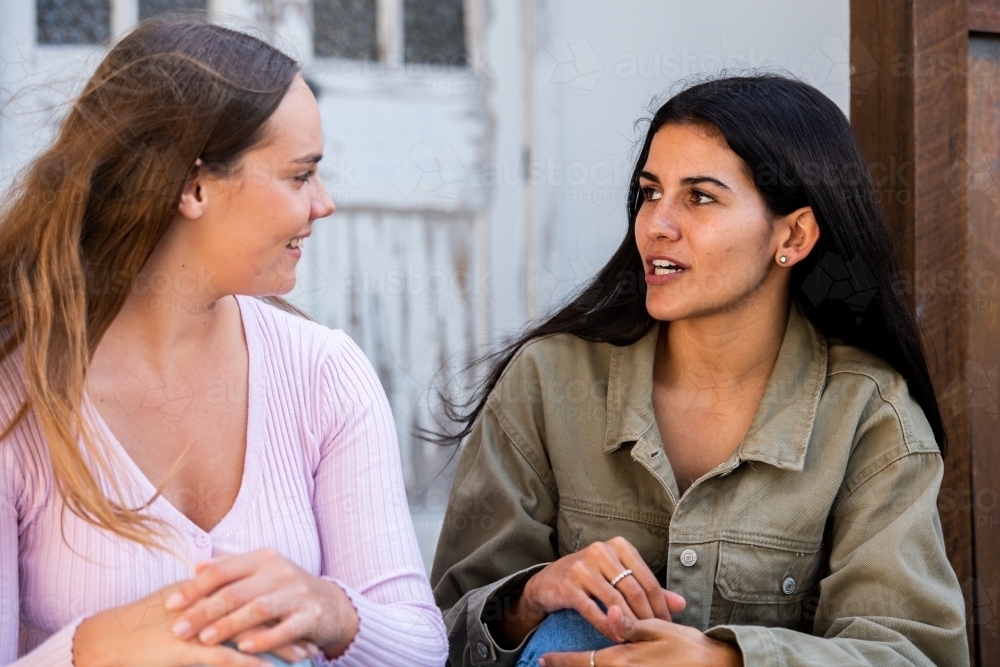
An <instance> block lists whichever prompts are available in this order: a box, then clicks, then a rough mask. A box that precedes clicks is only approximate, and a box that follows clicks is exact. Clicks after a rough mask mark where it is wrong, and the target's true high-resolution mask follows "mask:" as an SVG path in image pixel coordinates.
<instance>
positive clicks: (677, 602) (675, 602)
mask: <svg viewBox="0 0 1000 667" xmlns="http://www.w3.org/2000/svg"><path fill="white" fill-rule="evenodd" d="M663 599H664V601H665V602H666V603H667V607H668V608H669V609H670V613H671V614H679V613H681V612H682V611H684V609H685V608H687V600H685V599H684V596H683V595H680V594H678V593H674V592H673V591H668V590H667V589H665V588H664V589H663ZM665 620H670V619H665Z"/></svg>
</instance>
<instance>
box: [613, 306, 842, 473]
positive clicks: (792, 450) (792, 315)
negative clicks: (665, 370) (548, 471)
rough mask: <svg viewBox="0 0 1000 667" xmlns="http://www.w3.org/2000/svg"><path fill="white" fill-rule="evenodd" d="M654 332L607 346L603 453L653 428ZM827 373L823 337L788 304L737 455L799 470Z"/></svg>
mask: <svg viewBox="0 0 1000 667" xmlns="http://www.w3.org/2000/svg"><path fill="white" fill-rule="evenodd" d="M658 331H659V327H656V326H654V327H651V328H650V330H649V331H648V332H647V333H646V335H644V336H643V337H642V338H640V339H639V340H638V341H636V342H635V343H633V344H632V345H626V346H622V347H616V348H614V349H613V350H612V353H611V369H610V375H609V378H608V399H607V415H608V416H607V426H606V428H605V431H604V452H605V453H611V452H613V451H615V450H617V449H618V448H619V447H621V446H622V444H623V443H626V442H635V441H636V440H638V439H639V437H640V436H642V434H643V433H645V432H646V431H648V430H649V429H650V428H651V427H655V426H656V419H655V417H654V413H653V403H652V398H653V357H654V355H655V353H656V339H657V334H658ZM826 371H827V344H826V339H825V338H824V337H823V335H822V334H821V333H820V332H818V331H817V330H816V328H815V327H814V326H813V325H812V323H811V322H810V321H809V319H808V318H807V317H806V316H805V315H804V314H803V313H802V311H801V310H800V308H799V306H798V304H796V303H794V302H793V303H792V306H791V308H790V309H789V314H788V323H787V324H786V326H785V335H784V338H783V339H782V341H781V347H780V348H779V349H778V358H777V359H776V360H775V363H774V369H773V370H772V371H771V377H770V379H769V380H768V382H767V387H766V388H765V390H764V396H763V397H762V398H761V401H760V405H759V406H758V407H757V412H756V413H755V414H754V418H753V421H752V422H751V423H750V428H749V429H748V430H747V434H746V436H745V437H744V438H743V441H742V442H741V443H740V445H739V447H738V449H737V456H738V457H739V458H740V459H741V460H744V461H759V462H761V463H767V464H769V465H772V466H775V467H777V468H781V469H783V470H793V471H799V472H801V471H802V469H803V467H804V465H805V458H806V448H807V446H808V444H809V438H810V436H811V435H812V429H813V425H814V423H815V421H816V411H817V409H818V407H819V399H820V395H821V394H822V393H823V388H824V387H825V385H826Z"/></svg>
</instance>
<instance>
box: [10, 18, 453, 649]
mask: <svg viewBox="0 0 1000 667" xmlns="http://www.w3.org/2000/svg"><path fill="white" fill-rule="evenodd" d="M322 153H323V137H322V133H321V129H320V115H319V108H318V106H317V104H316V100H315V98H314V97H313V95H312V93H311V92H310V90H309V88H308V86H307V85H306V83H305V81H304V80H303V79H302V77H301V76H299V75H298V67H297V65H296V64H295V63H294V62H293V61H292V60H291V59H289V58H288V57H287V56H285V55H284V54H282V53H280V52H279V51H277V50H275V49H274V48H272V47H270V46H268V45H267V44H265V43H264V42H261V41H260V40H257V39H255V38H253V37H250V36H248V35H245V34H242V33H238V32H234V31H231V30H227V29H224V28H220V27H216V26H212V25H208V24H204V23H198V22H193V21H180V22H162V23H149V24H144V25H141V26H140V27H139V28H137V29H136V30H135V31H133V32H132V33H131V34H129V35H127V36H126V37H125V38H123V39H122V40H121V41H120V42H119V43H118V44H117V45H116V46H115V47H114V48H113V49H112V50H111V51H110V53H109V54H108V55H107V57H106V58H105V59H104V61H103V62H102V64H101V65H100V66H99V68H98V70H97V72H96V73H95V74H94V76H93V77H92V78H91V79H90V81H89V82H88V83H87V84H86V86H85V88H84V90H83V92H82V93H81V95H80V96H79V98H78V99H77V100H76V102H75V104H74V105H73V107H72V109H71V111H70V113H69V116H68V118H67V119H66V121H65V122H64V123H63V125H62V128H61V130H60V132H59V135H58V137H57V138H56V140H55V142H54V144H53V145H52V146H51V147H50V148H49V149H48V150H46V151H45V152H44V153H43V154H42V155H41V157H40V158H38V159H37V160H36V161H35V163H34V164H33V165H32V166H31V167H30V168H29V169H28V171H27V172H26V174H25V176H24V178H23V180H22V182H21V183H20V186H19V188H18V189H17V190H16V191H15V192H14V193H13V194H12V195H11V199H10V201H9V204H8V205H7V207H6V208H5V210H4V211H3V214H2V218H0V274H2V278H0V429H3V430H2V431H0V664H4V665H6V664H9V663H12V662H13V663H14V664H16V665H18V666H22V665H23V666H24V667H28V666H30V665H65V666H66V667H69V666H70V665H73V666H75V667H102V666H117V665H120V666H123V667H136V666H137V665H142V666H144V667H190V666H193V665H207V666H212V667H220V666H223V665H225V666H234V667H235V666H246V667H250V666H256V665H269V664H270V660H271V658H270V657H269V656H268V655H267V654H268V653H273V654H275V655H277V656H279V657H283V658H285V659H287V660H298V661H301V660H303V659H306V658H310V657H311V658H312V659H313V662H314V663H315V664H327V663H330V664H338V665H339V664H343V665H358V666H360V665H365V666H372V665H382V666H386V667H389V666H391V667H397V666H398V665H402V664H412V665H440V664H442V663H443V662H444V660H445V651H446V639H445V634H444V626H443V623H442V621H441V615H440V612H439V611H438V609H437V608H436V607H435V606H434V601H433V597H432V595H431V590H430V586H429V584H428V582H427V577H426V574H425V573H424V571H423V564H422V562H421V559H420V554H419V551H418V549H417V544H416V539H415V537H414V532H413V527H412V525H411V523H410V518H409V514H408V511H407V505H406V496H405V493H404V489H403V483H402V474H401V469H400V462H399V458H398V449H397V443H396V434H395V429H394V427H393V421H392V417H391V415H390V413H389V407H388V402H387V400H386V397H385V394H384V393H383V391H382V388H381V386H380V384H379V381H378V378H377V376H376V375H375V373H374V371H373V369H372V367H371V365H370V364H369V363H368V361H367V360H366V359H365V357H364V355H363V354H362V353H361V351H360V350H359V349H358V348H357V346H356V345H354V343H353V342H352V341H351V340H350V339H349V338H348V337H347V336H346V335H344V334H343V332H335V331H330V330H329V329H326V328H324V327H321V326H319V325H317V324H315V323H313V322H310V321H309V320H307V319H305V318H302V317H299V316H296V315H294V314H291V313H289V312H286V310H281V309H279V308H276V307H274V306H273V305H270V304H268V303H265V302H264V301H263V300H261V299H259V298H255V297H262V298H269V297H274V296H275V295H279V294H284V293H286V292H288V291H289V290H290V289H291V288H292V286H293V285H294V284H295V267H296V264H297V262H298V260H299V258H300V256H301V252H302V250H301V245H302V241H303V239H304V238H305V237H307V236H308V235H309V233H310V230H311V228H312V224H313V222H314V221H315V220H316V219H318V218H322V217H324V216H327V215H330V214H331V213H333V210H334V204H333V202H332V201H331V199H330V196H329V194H328V193H327V191H326V189H325V187H324V186H323V184H322V182H321V180H320V178H319V176H318V175H317V173H316V169H317V163H318V162H319V160H320V158H321V156H322ZM274 303H277V304H278V305H282V303H281V302H277V301H275V302H274ZM67 510H68V511H67ZM19 656H20V659H18V657H19Z"/></svg>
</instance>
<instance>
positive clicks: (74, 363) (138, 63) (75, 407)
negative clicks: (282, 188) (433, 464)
mask: <svg viewBox="0 0 1000 667" xmlns="http://www.w3.org/2000/svg"><path fill="white" fill-rule="evenodd" d="M298 71H299V66H298V64H297V63H296V62H295V61H294V60H292V59H291V58H289V57H288V56H286V55H285V54H283V53H281V52H280V51H278V50H277V49H275V48H273V47H271V46H270V45H268V44H266V43H265V42H263V41H261V40H259V39H257V38H255V37H253V36H251V35H247V34H244V33H241V32H236V31H233V30H229V29H226V28H223V27H219V26H215V25H210V24H208V23H204V22H201V21H196V20H190V19H187V20H179V21H178V20H160V19H153V20H149V21H146V22H144V23H142V24H140V25H139V27H137V28H136V29H135V30H133V31H132V32H131V33H129V34H128V35H126V36H125V37H124V38H123V39H122V40H121V41H120V42H118V44H117V45H115V47H114V48H112V49H111V50H110V52H109V53H108V54H107V56H105V58H104V60H103V61H102V62H101V64H100V65H99V66H98V68H97V71H96V72H95V73H94V75H93V76H92V77H91V78H90V80H89V81H88V82H87V84H86V86H84V88H83V92H81V93H80V95H79V96H78V97H77V99H76V100H75V102H74V104H73V106H72V108H71V109H70V111H69V114H68V116H67V118H66V119H65V121H64V122H63V123H62V126H61V128H60V130H59V133H58V135H57V137H56V138H55V140H54V142H53V143H52V145H51V146H49V148H48V149H47V150H45V151H44V152H43V153H42V154H41V156H40V157H39V158H38V159H36V160H35V161H34V162H33V163H32V164H31V165H30V166H29V167H28V169H27V170H26V171H25V173H24V174H23V176H22V177H21V178H20V181H19V182H18V184H17V185H16V186H15V187H14V189H13V190H12V191H11V193H10V195H9V196H8V198H7V201H6V203H5V206H4V208H3V210H2V211H0V333H2V335H0V362H3V361H4V359H6V358H7V357H9V356H11V355H12V354H13V353H14V352H15V351H16V350H18V349H20V350H22V351H23V379H24V394H25V395H24V398H23V403H22V405H21V408H20V410H18V412H17V413H16V414H15V415H14V418H13V419H12V420H10V422H9V423H7V424H4V423H0V442H2V440H3V438H4V437H5V436H6V435H7V434H9V433H10V431H11V430H12V429H13V428H14V427H15V426H16V425H17V424H18V423H19V422H20V420H22V419H24V418H25V416H26V415H27V413H28V412H29V411H31V412H33V414H34V416H35V418H36V420H37V422H38V424H39V425H40V427H41V430H42V432H43V434H44V436H45V439H46V442H47V444H48V450H49V455H50V458H51V462H52V469H53V475H54V477H55V482H56V486H57V489H58V491H59V493H60V495H61V496H62V497H63V499H64V500H65V502H66V505H67V506H68V508H69V509H70V510H71V511H72V512H73V513H74V514H76V515H77V516H79V517H81V518H83V519H84V520H86V521H89V522H91V523H93V524H95V525H98V526H101V527H103V528H107V529H108V530H111V531H112V532H114V533H116V534H118V535H121V536H123V537H126V538H129V539H132V540H135V541H137V542H140V543H142V544H147V545H148V544H153V543H154V534H155V531H154V530H153V529H154V527H155V524H156V522H155V520H153V519H151V518H150V517H149V516H148V515H146V514H142V513H139V512H138V511H135V510H134V509H131V508H129V507H125V506H122V505H121V504H120V503H119V502H117V501H116V500H114V499H112V498H108V497H106V496H105V494H104V493H103V491H102V489H101V486H100V484H99V483H98V480H97V479H96V478H95V476H94V474H93V473H92V472H91V469H90V467H89V466H88V465H87V462H86V455H89V456H90V457H91V458H92V459H93V460H94V461H96V462H97V463H98V464H99V465H100V466H101V467H102V468H103V469H104V471H105V472H106V473H109V474H108V479H109V480H111V481H112V482H113V480H115V479H116V477H115V475H114V474H111V468H110V464H109V463H108V460H107V459H106V457H105V456H104V454H103V452H102V448H101V447H100V446H99V444H98V443H97V442H95V438H94V437H93V436H92V434H90V433H89V432H88V429H87V427H86V424H85V421H84V419H83V398H84V386H85V380H86V375H87V369H88V366H89V363H90V359H91V355H92V354H93V353H94V350H95V349H96V348H97V345H98V343H99V342H100V340H101V337H102V336H103V335H104V333H105V332H106V331H107V329H108V326H109V325H110V324H111V322H112V320H114V318H115V317H116V316H117V314H118V313H119V311H120V310H121V308H122V305H123V304H124V302H125V299H126V297H127V296H128V293H129V292H130V290H131V288H132V284H133V282H134V281H135V278H136V276H137V274H138V272H139V270H140V269H141V268H142V266H143V265H144V264H145V262H146V260H147V259H148V258H149V256H150V254H151V253H152V252H153V249H154V247H155V246H156V244H157V243H158V242H159V241H160V239H161V238H162V237H163V235H164V233H165V232H166V230H167V228H168V227H169V226H170V224H171V222H172V220H173V219H174V216H175V215H176V211H177V204H178V202H179V200H180V195H181V191H182V190H183V188H184V185H185V183H186V182H187V180H188V179H189V178H190V176H191V174H192V170H193V167H194V165H195V162H196V160H198V159H199V158H200V159H201V161H202V164H203V167H202V168H203V169H205V170H207V171H209V172H211V173H215V174H219V175H230V174H234V173H236V172H237V171H238V169H239V163H240V159H241V157H242V156H243V155H244V154H245V153H246V152H247V151H248V150H250V149H251V148H253V147H254V146H255V145H257V144H258V143H259V142H260V141H261V140H262V139H263V138H264V136H265V133H266V127H265V123H266V121H267V120H268V119H269V118H270V117H271V115H272V114H273V113H274V111H275V109H277V107H278V105H279V104H280V102H281V100H282V99H283V98H284V96H285V93H286V91H287V90H288V88H289V86H290V85H291V84H292V82H293V80H294V79H295V76H296V74H297V73H298ZM279 305H280V304H279ZM7 390H8V389H7V388H6V387H4V388H3V389H2V391H7ZM78 439H82V441H83V443H84V446H85V449H86V452H83V451H81V448H80V447H79V446H78V444H77V443H78ZM115 490H117V489H115Z"/></svg>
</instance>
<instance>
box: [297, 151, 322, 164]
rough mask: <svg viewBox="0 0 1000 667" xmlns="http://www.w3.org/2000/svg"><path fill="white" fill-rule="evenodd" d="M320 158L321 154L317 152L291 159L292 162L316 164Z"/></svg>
mask: <svg viewBox="0 0 1000 667" xmlns="http://www.w3.org/2000/svg"><path fill="white" fill-rule="evenodd" d="M322 159H323V156H322V155H320V154H319V153H313V154H312V155H307V156H305V157H300V158H299V159H297V160H292V162H295V163H301V164H316V163H317V162H319V161H320V160H322Z"/></svg>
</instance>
